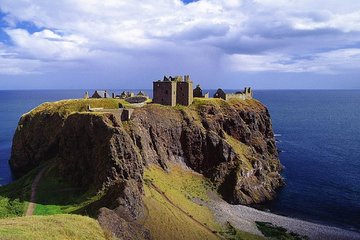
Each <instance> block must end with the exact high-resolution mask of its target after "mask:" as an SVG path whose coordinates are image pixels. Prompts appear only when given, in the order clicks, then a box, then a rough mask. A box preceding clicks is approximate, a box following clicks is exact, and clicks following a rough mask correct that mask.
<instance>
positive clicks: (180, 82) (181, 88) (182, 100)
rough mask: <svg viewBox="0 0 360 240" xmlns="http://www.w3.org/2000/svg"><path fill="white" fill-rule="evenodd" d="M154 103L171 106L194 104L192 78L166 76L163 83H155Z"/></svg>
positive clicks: (186, 76) (159, 81)
mask: <svg viewBox="0 0 360 240" xmlns="http://www.w3.org/2000/svg"><path fill="white" fill-rule="evenodd" d="M153 102H154V103H159V104H162V105H169V106H175V105H176V104H180V105H184V106H189V105H190V104H192V102H193V82H192V81H191V80H190V76H189V75H185V76H184V78H183V77H182V76H175V77H171V76H170V77H166V76H164V79H163V80H162V81H161V80H158V81H155V82H153Z"/></svg>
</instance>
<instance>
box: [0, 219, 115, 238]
mask: <svg viewBox="0 0 360 240" xmlns="http://www.w3.org/2000/svg"><path fill="white" fill-rule="evenodd" d="M0 239H2V240H18V239H19V240H38V239H53V240H57V239H59V240H65V239H67V240H72V239H74V240H82V239H83V240H85V239H86V240H105V239H112V238H111V235H109V234H105V233H104V232H103V230H102V229H101V227H100V225H99V224H98V223H97V221H96V220H94V219H92V218H89V217H84V216H79V215H71V214H64V215H53V216H31V217H17V218H7V219H0Z"/></svg>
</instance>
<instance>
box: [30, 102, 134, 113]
mask: <svg viewBox="0 0 360 240" xmlns="http://www.w3.org/2000/svg"><path fill="white" fill-rule="evenodd" d="M89 105H90V106H91V107H92V108H109V109H111V108H119V106H120V105H122V106H123V107H130V106H131V105H130V104H129V103H128V102H126V101H125V100H124V99H114V98H106V99H96V98H89V99H69V100H61V101H57V102H46V103H43V104H41V105H40V106H38V107H36V108H34V109H33V110H31V111H30V112H28V113H26V115H29V116H34V115H36V114H37V113H50V114H53V113H57V114H59V115H60V116H64V117H66V116H68V115H70V114H71V113H74V112H84V111H86V110H87V107H88V106H89Z"/></svg>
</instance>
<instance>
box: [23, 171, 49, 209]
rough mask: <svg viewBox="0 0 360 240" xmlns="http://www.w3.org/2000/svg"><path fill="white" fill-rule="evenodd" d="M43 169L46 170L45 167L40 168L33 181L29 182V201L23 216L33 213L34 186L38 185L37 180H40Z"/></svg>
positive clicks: (34, 204)
mask: <svg viewBox="0 0 360 240" xmlns="http://www.w3.org/2000/svg"><path fill="white" fill-rule="evenodd" d="M45 170H46V168H45V167H44V168H43V169H41V171H40V172H39V173H38V174H37V175H36V177H35V179H34V181H33V183H32V184H31V196H30V202H29V205H28V208H27V210H26V214H25V216H31V215H33V213H34V210H35V206H36V203H35V197H36V188H37V187H38V184H39V181H40V179H41V177H42V176H43V174H44V172H45Z"/></svg>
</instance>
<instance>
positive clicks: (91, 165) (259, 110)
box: [10, 99, 282, 219]
mask: <svg viewBox="0 0 360 240" xmlns="http://www.w3.org/2000/svg"><path fill="white" fill-rule="evenodd" d="M57 104H59V103H57ZM60 104H61V102H60ZM50 158H57V159H58V160H59V163H60V171H61V173H62V174H61V175H62V176H63V177H64V179H67V180H70V181H72V182H73V183H76V184H77V185H80V186H85V187H86V186H91V187H95V188H96V189H112V187H113V188H114V186H118V187H117V189H118V191H113V190H111V191H110V190H109V194H110V193H111V194H112V195H111V196H113V197H112V199H118V200H117V201H116V202H115V203H114V204H115V205H112V206H111V204H107V207H110V208H111V209H113V210H114V211H115V212H117V213H118V215H121V216H122V217H124V218H127V217H130V218H132V219H135V218H136V217H137V216H138V215H140V214H141V194H142V192H143V185H142V184H143V182H142V175H143V168H144V166H146V165H148V164H158V165H160V166H161V167H162V168H163V169H164V170H167V164H168V163H169V162H180V163H182V164H186V165H187V166H188V167H190V168H192V169H193V170H195V171H197V172H199V173H202V174H204V176H206V177H208V178H209V179H210V180H211V181H212V182H213V183H214V185H215V186H216V187H217V188H218V190H219V192H220V193H221V194H222V196H223V197H224V198H225V199H226V200H227V201H228V202H231V203H243V204H251V203H260V202H263V201H265V200H270V199H272V198H273V197H274V196H275V189H276V188H277V187H279V186H280V185H281V184H282V178H281V176H280V174H279V172H280V171H281V164H280V162H279V159H278V155H277V149H276V146H275V139H274V134H273V130H272V126H271V120H270V116H269V112H268V110H267V109H266V107H265V106H263V105H262V104H261V103H259V102H258V101H256V100H246V101H241V100H236V99H234V100H231V101H229V102H225V101H223V100H221V99H216V100H215V99H213V100H201V101H200V100H198V101H196V102H195V103H194V104H193V105H192V106H190V107H175V108H171V107H165V106H160V105H157V104H151V105H148V106H146V107H143V108H139V109H136V110H135V111H134V113H133V115H132V120H130V121H128V122H122V121H121V119H120V117H119V116H116V115H114V114H113V113H88V112H75V113H72V114H69V115H63V114H61V113H60V112H56V111H53V112H51V111H37V112H36V113H29V114H26V115H24V116H23V117H22V118H21V120H20V122H19V126H18V128H17V130H16V133H15V136H14V140H13V148H12V156H11V160H10V164H11V167H12V169H13V170H14V172H15V173H17V174H18V175H21V174H24V173H25V172H27V171H29V170H30V169H32V168H33V167H34V166H37V165H38V164H39V163H40V162H42V161H45V160H47V159H50ZM119 189H120V190H119ZM125 191H127V192H126V193H125V194H124V192H125ZM109 196H110V195H109ZM134 202H136V203H138V204H134ZM129 209H130V211H128V210H129ZM103 214H105V213H104V212H103ZM106 214H108V213H106Z"/></svg>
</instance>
